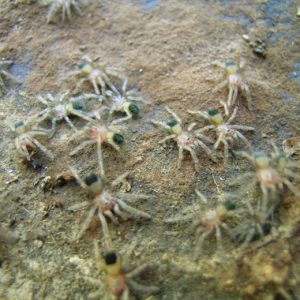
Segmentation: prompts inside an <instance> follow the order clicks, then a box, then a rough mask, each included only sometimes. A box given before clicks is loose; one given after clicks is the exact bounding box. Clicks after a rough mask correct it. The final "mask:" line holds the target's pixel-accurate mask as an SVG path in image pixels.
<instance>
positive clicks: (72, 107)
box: [37, 92, 92, 135]
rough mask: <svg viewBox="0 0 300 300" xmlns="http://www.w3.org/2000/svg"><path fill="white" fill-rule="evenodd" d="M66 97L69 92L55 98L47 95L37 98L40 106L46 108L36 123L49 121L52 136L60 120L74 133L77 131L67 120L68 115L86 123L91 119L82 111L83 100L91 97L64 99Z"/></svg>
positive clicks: (83, 107) (68, 119)
mask: <svg viewBox="0 0 300 300" xmlns="http://www.w3.org/2000/svg"><path fill="white" fill-rule="evenodd" d="M68 95H69V92H66V93H64V94H59V95H56V96H52V95H51V94H47V96H46V97H42V96H38V97H37V99H38V100H39V101H40V102H41V103H42V104H44V105H46V106H47V108H46V109H44V110H42V111H41V112H40V117H39V119H38V121H37V122H38V123H41V122H43V121H44V120H47V119H50V120H51V123H52V128H51V131H52V135H53V134H54V133H55V128H56V122H58V121H62V120H65V121H66V122H67V124H68V125H69V126H70V127H71V128H72V129H73V130H74V131H77V129H76V127H75V126H74V124H73V123H72V121H71V120H70V118H69V116H70V115H74V116H77V117H79V118H82V119H84V120H86V121H90V120H91V117H90V116H89V115H88V114H86V113H84V110H85V100H86V99H87V98H90V97H92V95H89V94H87V95H82V96H80V97H76V98H70V99H66V98H67V96H68Z"/></svg>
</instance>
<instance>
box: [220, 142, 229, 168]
mask: <svg viewBox="0 0 300 300" xmlns="http://www.w3.org/2000/svg"><path fill="white" fill-rule="evenodd" d="M222 142H223V145H224V165H225V166H227V164H228V160H229V146H228V143H227V141H226V139H223V141H222Z"/></svg>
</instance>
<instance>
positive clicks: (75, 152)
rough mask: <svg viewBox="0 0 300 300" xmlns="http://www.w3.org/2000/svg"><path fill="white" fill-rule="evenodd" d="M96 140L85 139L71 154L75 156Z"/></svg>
mask: <svg viewBox="0 0 300 300" xmlns="http://www.w3.org/2000/svg"><path fill="white" fill-rule="evenodd" d="M94 143H95V141H84V142H82V143H81V144H80V145H79V146H77V147H76V148H75V149H74V150H73V151H72V152H71V153H70V156H73V155H75V154H77V153H78V152H79V151H81V150H82V149H83V148H85V146H87V145H92V144H94Z"/></svg>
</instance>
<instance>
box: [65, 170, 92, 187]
mask: <svg viewBox="0 0 300 300" xmlns="http://www.w3.org/2000/svg"><path fill="white" fill-rule="evenodd" d="M69 169H70V171H71V173H72V175H73V176H74V178H75V179H76V181H77V183H78V184H79V185H80V186H81V187H82V188H83V189H85V190H87V189H88V186H87V185H86V184H85V183H84V181H83V180H82V179H81V178H80V176H79V174H78V173H77V171H76V170H75V169H74V168H72V167H69Z"/></svg>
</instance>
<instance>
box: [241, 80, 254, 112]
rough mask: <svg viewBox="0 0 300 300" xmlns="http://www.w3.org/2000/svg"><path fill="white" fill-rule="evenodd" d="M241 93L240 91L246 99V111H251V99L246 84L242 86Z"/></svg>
mask: <svg viewBox="0 0 300 300" xmlns="http://www.w3.org/2000/svg"><path fill="white" fill-rule="evenodd" d="M241 91H242V94H243V95H244V97H245V98H246V101H247V106H248V109H249V110H250V111H251V110H252V98H251V94H250V91H249V87H248V85H247V84H246V83H243V84H242V86H241Z"/></svg>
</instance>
